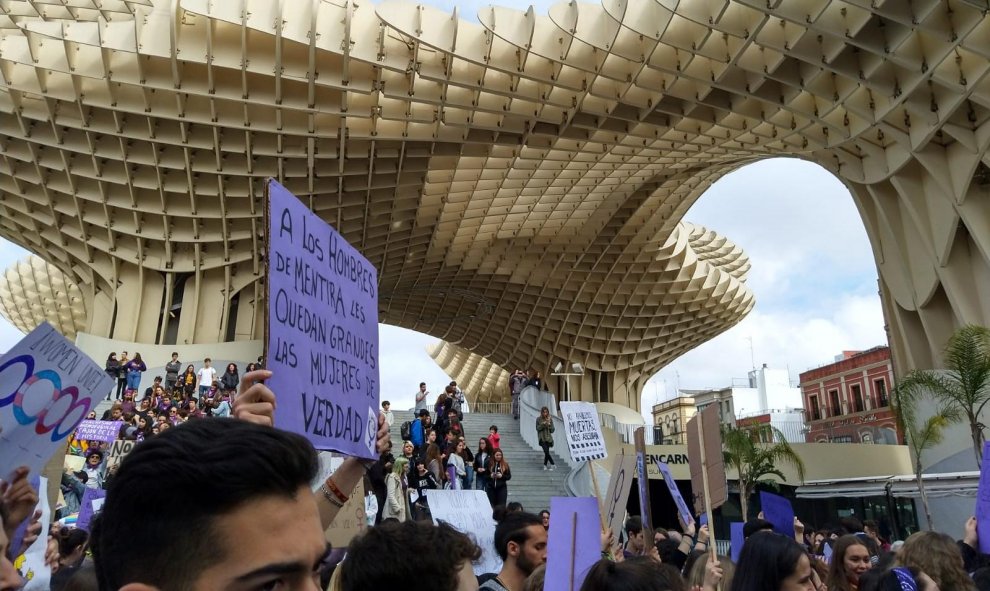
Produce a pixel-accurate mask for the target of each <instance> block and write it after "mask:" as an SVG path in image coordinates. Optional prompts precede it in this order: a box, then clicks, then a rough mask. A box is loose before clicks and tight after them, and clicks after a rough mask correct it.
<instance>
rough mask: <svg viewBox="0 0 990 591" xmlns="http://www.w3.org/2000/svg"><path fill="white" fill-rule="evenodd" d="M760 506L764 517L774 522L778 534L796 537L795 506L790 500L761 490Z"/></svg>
mask: <svg viewBox="0 0 990 591" xmlns="http://www.w3.org/2000/svg"><path fill="white" fill-rule="evenodd" d="M760 507H761V508H762V509H763V518H764V519H766V520H767V521H769V522H770V523H772V524H773V528H774V529H775V530H777V533H778V534H783V535H785V536H787V537H788V538H793V537H794V508H793V507H791V502H790V501H788V500H787V499H785V498H784V497H782V496H780V495H775V494H773V493H768V492H760Z"/></svg>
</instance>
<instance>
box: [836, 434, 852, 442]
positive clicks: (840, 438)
mask: <svg viewBox="0 0 990 591" xmlns="http://www.w3.org/2000/svg"><path fill="white" fill-rule="evenodd" d="M852 441H853V438H852V435H840V436H838V437H833V438H832V443H852Z"/></svg>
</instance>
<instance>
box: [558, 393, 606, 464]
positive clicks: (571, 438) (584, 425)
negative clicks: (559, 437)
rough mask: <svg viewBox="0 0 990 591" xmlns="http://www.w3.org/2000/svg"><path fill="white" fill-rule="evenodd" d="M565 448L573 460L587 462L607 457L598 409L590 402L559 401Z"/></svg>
mask: <svg viewBox="0 0 990 591" xmlns="http://www.w3.org/2000/svg"><path fill="white" fill-rule="evenodd" d="M560 414H561V415H562V417H563V419H564V434H565V435H566V437H567V448H568V449H569V450H570V452H571V458H572V459H573V460H574V461H575V462H587V461H590V460H600V459H602V458H607V457H608V452H607V451H606V450H605V437H604V436H603V435H602V426H601V424H600V423H599V422H598V410H597V409H596V408H595V405H594V404H592V403H590V402H561V403H560Z"/></svg>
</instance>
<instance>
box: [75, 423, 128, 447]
mask: <svg viewBox="0 0 990 591" xmlns="http://www.w3.org/2000/svg"><path fill="white" fill-rule="evenodd" d="M123 424H124V421H95V420H89V419H87V420H85V421H83V422H81V423H79V426H78V427H76V439H78V440H80V441H108V442H109V441H114V440H115V439H117V437H118V436H119V435H120V427H121V426H122V425H123Z"/></svg>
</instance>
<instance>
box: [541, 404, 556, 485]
mask: <svg viewBox="0 0 990 591" xmlns="http://www.w3.org/2000/svg"><path fill="white" fill-rule="evenodd" d="M553 430H554V429H553V417H551V416H550V409H549V408H547V407H545V406H544V407H543V408H541V409H540V416H538V417H536V438H537V440H538V441H539V442H540V447H541V448H542V449H543V469H544V470H547V469H549V470H555V469H556V468H557V465H556V464H555V463H554V461H553V456H551V455H550V448H551V447H553ZM547 464H549V468H547Z"/></svg>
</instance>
